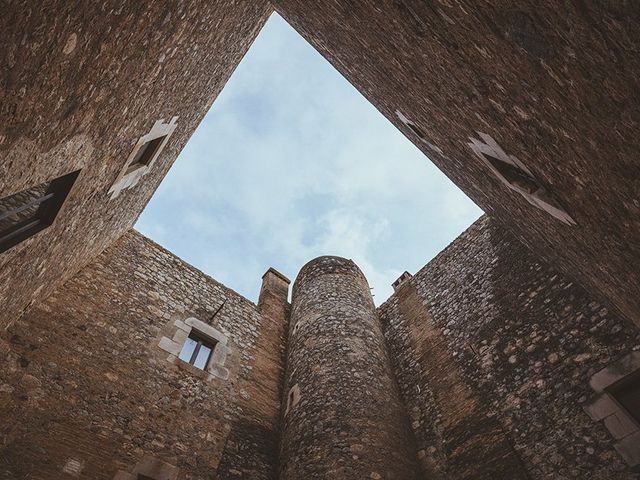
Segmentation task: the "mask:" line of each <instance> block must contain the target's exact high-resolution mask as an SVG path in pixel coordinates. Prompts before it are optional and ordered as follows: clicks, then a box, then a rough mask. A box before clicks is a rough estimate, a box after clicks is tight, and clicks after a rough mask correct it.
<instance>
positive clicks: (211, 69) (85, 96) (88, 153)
mask: <svg viewBox="0 0 640 480" xmlns="http://www.w3.org/2000/svg"><path fill="white" fill-rule="evenodd" d="M1 10H2V15H0V45H1V48H0V65H2V66H3V68H2V69H1V70H0V158H2V161H1V162H0V198H3V197H6V196H8V195H11V194H13V193H16V192H20V191H22V190H25V189H27V188H30V187H32V186H34V185H38V184H40V183H43V182H45V181H48V180H51V179H52V178H56V177H58V176H60V175H62V174H65V173H68V172H71V171H75V170H77V169H80V168H81V169H82V172H81V173H80V176H79V177H78V180H77V181H76V184H75V186H74V188H73V190H72V191H71V193H70V195H69V197H68V198H67V202H66V204H65V206H64V207H63V209H62V211H61V212H60V214H59V216H58V219H57V221H56V222H55V224H54V225H52V226H51V227H49V228H48V229H47V230H45V231H43V232H41V233H39V234H38V235H36V236H35V237H33V238H31V239H29V240H27V241H25V242H23V243H22V244H20V245H18V246H16V247H14V248H13V249H11V250H10V251H8V252H5V253H3V254H0V299H1V300H2V311H1V312H0V328H4V327H5V326H6V325H7V324H8V323H10V322H12V321H13V320H15V319H16V318H17V316H18V315H19V314H20V312H21V311H22V310H23V309H24V308H25V307H26V306H27V305H28V304H29V303H30V302H31V301H32V300H33V301H40V300H41V299H42V298H45V297H46V296H47V295H48V294H49V293H50V292H51V291H52V290H53V287H54V286H55V285H56V283H57V282H58V281H62V280H64V279H68V278H70V277H71V276H72V275H73V274H74V273H75V272H76V271H77V270H78V269H79V268H80V267H82V266H83V265H85V264H86V263H88V262H89V261H90V260H92V259H93V258H94V257H95V256H96V255H97V254H98V253H100V252H101V251H102V250H103V249H104V248H105V247H106V246H108V245H109V244H110V243H112V242H113V241H114V240H116V239H117V238H118V237H119V236H120V235H122V234H123V233H124V232H125V231H126V229H127V228H129V227H130V226H131V225H132V224H133V223H134V221H135V219H136V218H137V217H138V215H139V214H140V212H141V211H142V208H143V207H144V205H145V204H146V203H147V201H148V200H149V198H150V197H151V195H152V193H153V192H154V190H155V189H156V187H157V186H158V184H159V183H160V180H161V179H162V178H163V177H164V175H165V174H166V172H167V171H168V169H169V167H170V166H171V164H172V163H173V161H174V159H175V158H176V156H177V154H178V152H180V150H181V149H182V148H183V146H184V145H185V143H186V142H187V140H188V139H189V137H190V136H191V134H192V133H193V130H194V129H195V127H196V126H197V125H198V123H199V122H200V120H201V119H202V117H203V116H204V114H205V113H206V112H207V110H208V108H209V106H210V105H211V103H212V102H213V100H214V99H215V98H216V96H217V95H218V93H219V92H220V91H221V89H222V87H223V86H224V84H225V83H226V81H227V79H228V78H229V76H230V75H231V73H232V72H233V70H234V68H235V67H236V65H237V64H238V62H239V61H240V59H241V58H242V57H243V55H244V54H245V52H246V51H247V49H248V48H249V46H250V45H251V43H252V41H253V39H254V38H255V36H256V35H257V33H258V31H259V29H260V28H261V26H262V25H263V23H264V21H265V20H266V18H267V15H268V14H269V12H270V11H271V7H270V6H269V5H268V4H267V2H265V1H261V0H241V1H230V0H196V1H194V2H175V1H172V2H151V3H149V2H140V1H138V0H126V1H120V0H107V1H103V2H100V4H99V5H96V4H95V3H93V2H68V1H64V0H44V1H39V2H37V3H33V4H27V3H25V2H23V1H19V0H8V1H4V2H2V7H1ZM173 116H177V117H178V119H177V128H176V131H175V132H174V133H173V135H172V136H171V137H170V138H169V142H168V144H167V146H166V148H165V149H164V150H163V152H162V153H161V154H160V157H159V158H158V161H157V162H156V163H155V164H154V165H153V169H152V170H151V171H150V172H149V173H148V174H147V175H146V176H145V177H144V178H143V179H142V180H141V181H140V182H139V183H138V185H136V186H135V187H134V188H131V189H129V190H126V191H124V192H123V193H122V194H121V195H120V196H119V197H118V198H117V199H115V200H109V194H108V190H109V188H110V187H111V185H112V184H113V182H114V181H115V180H116V177H117V176H118V174H119V172H120V170H121V169H122V168H123V166H124V164H125V162H126V160H127V158H128V157H129V155H130V153H131V151H132V149H133V147H134V145H135V143H136V142H137V141H138V139H139V138H140V137H141V136H142V135H144V134H146V133H147V132H148V131H149V129H150V128H151V127H152V126H153V125H154V123H155V122H156V121H157V120H160V119H164V120H165V121H169V119H170V118H172V117H173Z"/></svg>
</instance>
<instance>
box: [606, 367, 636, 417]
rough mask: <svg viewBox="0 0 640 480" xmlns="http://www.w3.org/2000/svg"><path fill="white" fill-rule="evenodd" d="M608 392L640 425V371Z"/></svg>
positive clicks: (616, 384)
mask: <svg viewBox="0 0 640 480" xmlns="http://www.w3.org/2000/svg"><path fill="white" fill-rule="evenodd" d="M607 392H608V393H609V394H610V395H611V396H612V397H613V398H615V400H616V401H617V402H618V403H619V404H620V406H622V408H624V409H625V410H626V411H627V413H628V414H629V415H630V416H631V417H632V418H633V419H634V420H635V421H636V423H637V424H638V425H640V371H639V372H636V373H635V374H633V375H630V376H629V377H626V378H624V379H622V380H620V381H619V382H617V383H615V384H613V385H612V386H611V387H609V388H608V389H607Z"/></svg>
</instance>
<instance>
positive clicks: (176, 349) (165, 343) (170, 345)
mask: <svg viewBox="0 0 640 480" xmlns="http://www.w3.org/2000/svg"><path fill="white" fill-rule="evenodd" d="M158 346H159V347H160V348H161V349H162V350H164V351H165V352H169V353H170V354H171V355H176V356H178V355H180V350H182V344H180V343H176V342H174V341H173V340H171V339H170V338H167V337H162V338H161V339H160V343H159V344H158Z"/></svg>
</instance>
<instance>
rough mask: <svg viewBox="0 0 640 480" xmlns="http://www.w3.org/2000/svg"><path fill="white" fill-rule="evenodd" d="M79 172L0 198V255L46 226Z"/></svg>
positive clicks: (59, 207)
mask: <svg viewBox="0 0 640 480" xmlns="http://www.w3.org/2000/svg"><path fill="white" fill-rule="evenodd" d="M79 173H80V170H77V171H75V172H72V173H69V174H67V175H64V176H62V177H59V178H56V179H55V180H51V181H50V182H45V183H42V184H40V185H37V186H35V187H31V188H29V189H27V190H23V191H22V192H18V193H15V194H13V195H10V196H8V197H5V198H2V199H0V253H2V252H5V251H7V250H9V249H10V248H11V247H14V246H15V245H17V244H19V243H20V242H23V241H24V240H26V239H27V238H29V237H32V236H33V235H35V234H36V233H38V232H40V231H42V230H44V229H45V228H47V227H48V226H50V225H51V224H52V223H53V222H54V220H55V218H56V216H57V215H58V212H59V211H60V209H61V208H62V204H63V203H64V201H65V199H66V198H67V195H68V194H69V192H70V191H71V187H73V184H74V182H75V181H76V178H78V174H79Z"/></svg>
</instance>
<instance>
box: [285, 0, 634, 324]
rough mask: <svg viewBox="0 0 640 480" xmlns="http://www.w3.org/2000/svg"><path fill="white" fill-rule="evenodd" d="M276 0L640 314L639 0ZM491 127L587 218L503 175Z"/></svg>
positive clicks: (471, 185)
mask: <svg viewBox="0 0 640 480" xmlns="http://www.w3.org/2000/svg"><path fill="white" fill-rule="evenodd" d="M273 3H274V5H275V7H276V9H277V10H278V12H279V13H280V14H281V15H282V16H283V17H284V18H285V19H286V20H287V21H288V22H290V23H291V25H293V26H294V27H295V28H296V29H297V30H298V31H299V32H300V33H301V34H302V35H303V36H304V37H305V38H306V39H307V40H308V41H309V42H310V43H311V44H312V45H313V46H314V47H315V48H317V49H318V51H319V52H320V53H321V54H322V55H324V56H325V57H326V58H327V59H328V60H329V61H330V62H331V63H332V64H333V65H334V66H335V67H336V68H337V69H338V70H339V71H340V72H341V73H342V74H343V75H344V76H345V77H346V78H347V79H348V80H349V81H350V82H351V83H352V84H353V85H355V86H356V88H358V89H359V90H360V91H361V92H362V93H363V95H365V96H366V97H367V98H368V99H369V100H370V101H371V102H372V103H373V104H374V105H375V106H376V107H377V108H378V110H380V111H381V112H382V113H383V114H384V115H385V116H386V117H387V118H388V119H389V120H390V121H391V122H393V123H394V124H395V125H396V126H397V127H398V128H399V129H400V130H402V131H403V132H404V133H405V135H407V137H408V138H409V139H411V140H412V141H413V142H414V143H415V144H416V146H417V147H418V148H420V149H421V150H422V151H423V152H424V153H425V154H426V155H428V156H429V158H431V159H432V160H433V161H434V163H435V164H436V165H438V167H439V168H441V169H442V170H443V172H445V173H446V174H447V176H449V178H451V179H452V180H453V181H454V182H455V183H456V184H457V185H458V186H460V187H461V188H462V189H463V190H464V191H465V192H466V193H467V194H468V195H469V196H470V197H471V198H472V199H473V200H474V201H475V202H476V203H477V204H478V205H480V207H481V208H482V209H483V210H484V211H485V212H486V213H487V214H490V215H491V217H492V218H496V219H497V220H499V221H500V222H501V223H502V224H503V225H505V226H506V227H508V228H509V229H510V230H511V231H512V232H514V233H515V234H517V236H518V238H519V239H520V240H521V241H523V242H524V243H525V244H526V245H528V246H529V247H530V248H531V250H532V251H535V252H536V253H537V255H538V256H540V257H541V258H546V259H547V261H549V262H550V263H553V264H554V265H557V266H558V267H559V269H562V270H563V271H564V272H567V273H569V274H570V276H571V277H573V278H576V279H578V280H579V281H580V283H581V284H583V285H584V286H585V287H587V288H588V289H589V290H591V291H595V292H600V294H601V295H602V296H604V297H606V298H607V299H609V300H610V301H611V302H612V303H614V304H615V305H616V306H617V308H619V309H620V310H621V311H622V312H623V313H624V314H625V315H626V316H627V318H629V319H630V320H631V321H634V322H640V295H638V294H637V292H638V291H640V276H639V275H638V274H637V272H638V271H640V200H638V196H637V192H638V191H639V190H640V168H639V164H638V160H637V158H638V151H640V136H638V135H637V132H638V130H639V124H640V55H638V53H637V52H638V50H639V49H640V8H638V3H637V2H634V1H617V2H607V1H584V0H574V1H569V2H557V1H554V0H545V1H536V2H479V1H477V0H460V1H455V2H452V1H444V0H436V1H428V2H427V1H422V0H393V1H392V0H385V1H380V0H360V1H357V2H353V1H345V0H318V1H315V2H313V5H310V3H309V2H308V1H307V0H273ZM403 118H404V119H406V120H408V122H411V123H412V124H413V125H414V127H413V128H411V127H409V125H408V124H407V123H408V122H403V121H402V119H403ZM479 132H482V133H485V134H488V135H490V136H491V137H492V138H493V139H495V140H496V141H497V142H498V144H499V145H500V146H501V147H502V148H503V149H504V151H505V152H506V153H507V154H508V155H514V156H516V157H517V158H518V159H519V160H520V161H521V162H522V163H523V164H524V165H525V166H526V167H527V168H528V169H529V170H530V171H531V173H532V175H533V177H534V178H535V179H537V181H538V182H539V183H540V184H541V185H542V186H543V187H544V188H545V189H546V190H548V191H549V192H551V194H552V195H553V196H554V197H556V199H557V200H558V202H559V203H560V205H561V206H562V207H564V209H565V210H566V211H567V212H568V213H569V214H570V215H571V216H572V217H573V218H574V219H575V221H576V222H577V225H575V226H567V225H565V224H563V223H561V222H559V221H558V220H556V219H555V218H554V217H552V216H551V215H549V214H547V213H545V212H544V211H542V210H540V209H538V208H536V207H534V206H533V205H531V204H529V203H528V202H527V200H525V199H524V198H523V197H522V196H521V195H520V194H518V193H516V192H514V191H512V190H509V189H508V188H507V187H506V186H505V185H504V184H502V183H501V181H500V180H499V179H498V178H497V177H496V176H495V175H493V174H492V172H491V170H490V168H489V167H488V166H487V165H485V164H484V163H483V162H482V161H481V159H480V158H478V157H477V156H476V155H475V154H474V153H473V151H472V150H471V148H470V147H469V143H470V138H474V139H478V138H479Z"/></svg>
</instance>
